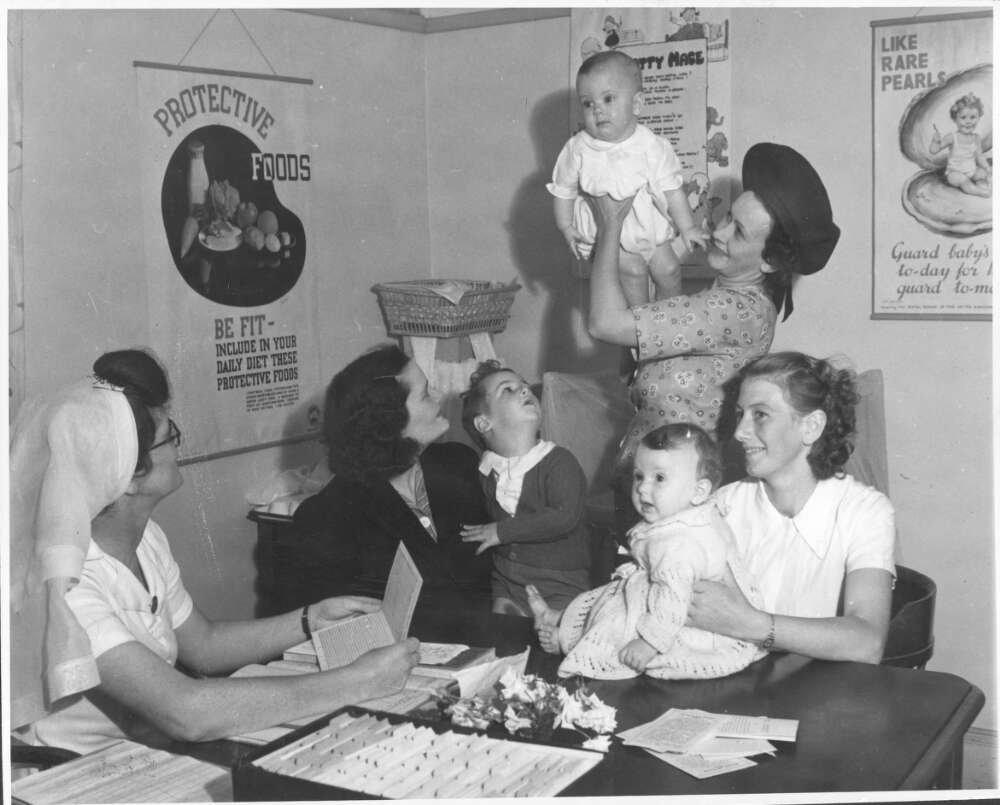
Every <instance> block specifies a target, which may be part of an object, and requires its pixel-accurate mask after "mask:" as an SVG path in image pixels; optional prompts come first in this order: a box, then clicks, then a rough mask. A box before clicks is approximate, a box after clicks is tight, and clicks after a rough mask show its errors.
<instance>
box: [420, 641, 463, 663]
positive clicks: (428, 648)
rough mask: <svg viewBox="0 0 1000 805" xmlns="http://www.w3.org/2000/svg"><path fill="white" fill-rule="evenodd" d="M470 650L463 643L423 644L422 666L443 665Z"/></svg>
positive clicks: (421, 647)
mask: <svg viewBox="0 0 1000 805" xmlns="http://www.w3.org/2000/svg"><path fill="white" fill-rule="evenodd" d="M468 648H469V647H468V646H466V645H463V644H461V643H421V644H420V664H421V665H441V664H442V663H446V662H448V660H452V659H454V658H455V657H457V656H458V655H459V654H461V653H462V652H463V651H466V650H468Z"/></svg>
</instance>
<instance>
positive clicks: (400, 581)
mask: <svg viewBox="0 0 1000 805" xmlns="http://www.w3.org/2000/svg"><path fill="white" fill-rule="evenodd" d="M423 583H424V580H423V579H422V578H421V577H420V571H419V570H417V566H416V564H415V563H414V561H413V557H412V556H410V552H409V551H408V550H406V546H405V545H403V543H402V542H400V543H399V545H398V546H397V548H396V556H395V557H394V558H393V560H392V569H391V570H390V571H389V581H388V583H387V584H386V587H385V596H384V597H383V598H382V612H384V613H385V619H386V622H387V623H388V624H389V628H390V629H391V630H392V634H393V637H395V639H396V641H399V640H403V639H404V638H405V637H406V636H407V634H409V632H410V621H411V620H413V610H414V609H416V607H417V599H418V598H419V597H420V588H421V587H422V586H423ZM396 641H394V642H396Z"/></svg>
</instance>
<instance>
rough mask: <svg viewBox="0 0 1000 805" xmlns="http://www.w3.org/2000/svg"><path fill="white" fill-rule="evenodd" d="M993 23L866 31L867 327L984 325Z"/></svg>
mask: <svg viewBox="0 0 1000 805" xmlns="http://www.w3.org/2000/svg"><path fill="white" fill-rule="evenodd" d="M992 32H993V21H992V16H991V15H990V14H989V13H988V12H987V13H972V14H955V15H939V16H929V17H910V18H907V19H902V20H899V19H896V20H883V21H875V22H873V23H872V59H873V61H872V98H873V101H872V105H873V113H872V123H873V126H874V131H873V133H872V143H873V148H874V153H873V182H874V187H873V188H872V204H873V209H872V225H873V238H872V251H873V254H872V318H874V319H900V318H902V319H909V318H936V319H988V318H990V316H991V312H992V306H993V253H992V246H991V244H992V237H993V235H992V233H993V206H992V198H993V183H992V182H993V63H992V56H993V37H992Z"/></svg>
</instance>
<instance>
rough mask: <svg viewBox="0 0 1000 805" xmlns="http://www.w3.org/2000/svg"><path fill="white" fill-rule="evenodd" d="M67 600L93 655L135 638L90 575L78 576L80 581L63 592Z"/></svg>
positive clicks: (96, 655) (98, 655) (95, 655)
mask: <svg viewBox="0 0 1000 805" xmlns="http://www.w3.org/2000/svg"><path fill="white" fill-rule="evenodd" d="M66 601H67V603H68V604H69V606H70V609H72V610H73V614H74V615H76V619H77V620H78V621H79V622H80V625H81V626H82V627H83V628H84V630H85V631H86V632H87V637H89V638H90V648H91V651H92V652H93V655H94V657H95V658H96V657H100V656H101V655H102V654H104V652H106V651H109V650H110V649H113V648H115V647H116V646H120V645H122V644H123V643H129V642H131V641H133V640H135V639H136V637H135V635H133V634H132V632H130V631H129V630H128V627H126V625H125V622H124V621H123V620H122V619H121V618H120V617H119V616H118V612H117V610H116V609H115V607H114V606H113V605H112V603H111V600H110V598H109V596H108V594H107V593H106V592H105V591H104V590H102V589H100V588H99V587H98V586H97V585H96V584H94V583H93V580H92V579H89V578H83V579H81V580H80V583H79V584H78V585H76V587H74V588H73V589H72V590H70V591H69V592H68V593H67V594H66Z"/></svg>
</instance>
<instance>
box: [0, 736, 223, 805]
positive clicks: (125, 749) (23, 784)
mask: <svg viewBox="0 0 1000 805" xmlns="http://www.w3.org/2000/svg"><path fill="white" fill-rule="evenodd" d="M11 793H12V794H13V796H14V797H16V798H17V799H19V800H21V801H22V802H27V803H30V804H31V805H49V803H59V802H209V801H211V802H232V799H233V784H232V780H231V778H230V775H229V769H227V768H225V767H220V766H214V765H212V764H210V763H206V762H204V761H202V760H196V759H195V758H193V757H188V756H187V755H175V754H173V753H171V752H166V751H164V750H162V749H152V748H150V747H148V746H143V745H142V744H138V743H133V742H132V741H119V742H118V743H114V744H112V745H111V746H108V747H105V748H104V749H100V750H98V751H96V752H92V753H91V754H89V755H84V756H83V757H80V758H77V759H75V760H71V761H69V762H67V763H62V764H60V765H58V766H54V767H53V768H51V769H47V770H46V771H41V772H38V773H37V774H32V775H29V776H27V777H22V778H21V779H20V780H16V781H15V782H14V784H13V787H12V789H11Z"/></svg>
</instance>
